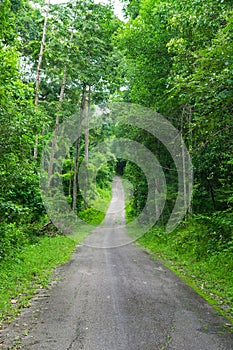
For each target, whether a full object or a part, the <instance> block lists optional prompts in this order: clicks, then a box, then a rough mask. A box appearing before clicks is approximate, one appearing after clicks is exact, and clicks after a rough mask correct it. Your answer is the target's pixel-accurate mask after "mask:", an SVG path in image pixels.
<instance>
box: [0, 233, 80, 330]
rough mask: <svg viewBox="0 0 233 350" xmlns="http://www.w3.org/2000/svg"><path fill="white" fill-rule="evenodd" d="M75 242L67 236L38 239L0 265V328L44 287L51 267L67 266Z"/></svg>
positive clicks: (46, 285) (49, 275)
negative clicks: (65, 264)
mask: <svg viewBox="0 0 233 350" xmlns="http://www.w3.org/2000/svg"><path fill="white" fill-rule="evenodd" d="M76 244H77V240H76V242H75V241H73V240H71V239H70V238H68V237H64V236H55V237H40V238H39V239H38V241H37V242H36V243H35V244H31V245H27V246H25V247H23V249H22V251H21V252H18V253H17V254H15V255H14V256H13V257H10V258H9V259H4V260H3V261H1V263H0V325H2V324H3V321H8V322H10V321H12V319H14V317H15V316H16V315H17V314H18V313H19V312H20V310H21V309H22V308H23V307H26V306H29V305H30V300H31V298H32V297H33V295H34V293H35V291H36V290H37V289H38V288H42V287H43V288H46V287H48V285H49V282H50V280H51V275H52V271H53V268H55V267H56V266H58V265H60V264H64V263H66V262H67V261H68V260H69V259H70V257H71V254H72V253H73V251H74V249H75V246H76Z"/></svg>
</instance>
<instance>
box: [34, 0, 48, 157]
mask: <svg viewBox="0 0 233 350" xmlns="http://www.w3.org/2000/svg"><path fill="white" fill-rule="evenodd" d="M49 7H50V0H48V3H47V6H46V11H45V18H44V27H43V34H42V39H41V45H40V53H39V59H38V65H37V73H36V87H35V107H36V108H37V107H38V104H39V90H40V72H41V66H42V61H43V53H44V47H45V40H46V31H47V23H48V18H49ZM38 143H39V136H38V134H37V135H36V139H35V146H34V158H35V159H36V158H37V157H38Z"/></svg>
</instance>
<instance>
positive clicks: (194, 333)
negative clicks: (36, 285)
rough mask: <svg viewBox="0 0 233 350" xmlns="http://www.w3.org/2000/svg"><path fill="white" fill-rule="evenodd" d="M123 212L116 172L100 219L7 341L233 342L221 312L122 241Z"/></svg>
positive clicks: (146, 345) (57, 347)
mask: <svg viewBox="0 0 233 350" xmlns="http://www.w3.org/2000/svg"><path fill="white" fill-rule="evenodd" d="M124 220H125V217H124V193H123V188H122V183H121V180H120V179H119V178H116V179H115V181H114V183H113V197H112V202H111V205H110V207H109V210H108V213H107V215H106V218H105V221H104V223H103V225H101V226H100V227H99V228H98V229H96V230H95V232H93V233H92V234H91V235H90V236H89V237H88V238H87V239H86V240H85V242H84V244H85V245H83V246H79V247H77V249H76V251H75V253H74V254H73V257H72V259H71V260H70V261H69V263H68V264H66V265H64V266H62V267H60V268H58V269H57V272H56V273H57V274H58V275H59V276H62V279H61V281H59V282H58V283H57V284H56V285H55V286H54V287H52V288H51V289H50V290H49V291H43V292H42V293H41V294H39V295H38V296H37V298H36V300H34V302H33V305H32V307H31V308H29V309H25V310H24V311H23V313H22V314H21V315H20V317H18V318H17V319H16V320H15V321H14V322H13V323H12V325H11V326H10V327H9V328H8V329H7V330H5V331H4V334H3V335H4V338H5V341H4V344H5V348H7V349H11V346H13V344H14V341H13V339H14V338H17V337H18V342H19V339H20V340H21V345H20V347H19V348H20V349H30V350H42V349H44V350H81V349H84V350H131V349H132V350H165V349H166V350H231V349H233V334H232V333H230V331H229V330H228V327H227V325H226V324H227V321H226V320H225V319H224V318H223V317H221V316H219V315H218V314H217V312H216V311H215V310H214V309H213V308H212V307H211V306H210V305H209V304H208V303H207V302H206V301H204V300H203V299H202V298H201V297H200V296H199V295H197V294H196V293H195V292H194V291H193V290H192V289H191V288H190V287H189V286H187V285H186V284H185V283H184V282H183V281H182V280H180V279H179V278H178V277H177V276H176V275H174V274H173V273H172V272H171V271H169V270H168V269H167V268H165V267H164V266H163V265H162V264H161V263H159V262H157V261H154V260H152V259H151V258H150V256H149V255H148V254H147V253H146V252H144V251H143V250H141V249H140V248H139V247H138V246H137V245H136V244H126V245H125V243H127V242H128V240H129V239H128V237H127V236H126V234H125V232H124ZM25 330H27V331H25ZM23 334H24V335H23Z"/></svg>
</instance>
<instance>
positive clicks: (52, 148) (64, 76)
mask: <svg viewBox="0 0 233 350" xmlns="http://www.w3.org/2000/svg"><path fill="white" fill-rule="evenodd" d="M66 78H67V72H66V66H65V68H64V73H63V78H62V84H61V90H60V95H59V106H58V111H57V113H56V121H55V127H54V136H53V140H52V147H51V153H50V158H49V168H48V184H50V181H51V175H52V173H53V163H54V155H55V148H56V141H57V133H58V127H59V122H60V110H61V106H62V102H63V97H64V93H65V86H66Z"/></svg>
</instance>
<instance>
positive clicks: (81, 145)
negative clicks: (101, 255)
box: [0, 0, 233, 320]
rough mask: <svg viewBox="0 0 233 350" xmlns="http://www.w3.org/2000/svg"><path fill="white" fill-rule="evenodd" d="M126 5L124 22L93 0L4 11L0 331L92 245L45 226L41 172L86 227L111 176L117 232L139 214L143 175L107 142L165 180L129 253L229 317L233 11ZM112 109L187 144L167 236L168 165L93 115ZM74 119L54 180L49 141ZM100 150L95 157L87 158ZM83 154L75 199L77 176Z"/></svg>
mask: <svg viewBox="0 0 233 350" xmlns="http://www.w3.org/2000/svg"><path fill="white" fill-rule="evenodd" d="M122 3H123V5H124V12H125V16H126V18H127V21H125V22H121V21H120V20H119V19H118V18H117V17H116V16H115V15H114V12H113V9H112V6H111V5H103V4H101V3H96V2H95V1H94V0H85V1H82V2H76V1H69V2H65V3H63V4H57V5H56V4H50V3H49V2H48V3H47V2H45V1H43V0H34V1H28V0H14V1H13V0H2V1H1V2H0V28H1V30H0V62H1V64H0V123H1V130H0V267H1V277H0V293H1V294H0V296H1V300H3V301H2V302H1V304H0V309H1V313H0V314H1V320H4V319H6V318H8V317H9V320H10V319H11V318H12V317H13V316H14V315H15V314H16V313H17V312H18V311H19V309H20V308H21V307H22V306H23V305H27V304H28V303H29V299H30V296H32V295H33V293H34V291H35V290H36V289H37V288H40V286H46V285H48V283H49V281H50V276H51V273H52V269H53V268H54V267H55V266H56V265H58V264H61V263H64V262H65V261H67V260H68V259H69V257H70V255H71V254H72V252H73V250H74V248H75V244H77V243H79V242H80V241H81V240H82V239H84V238H85V236H86V235H87V234H88V229H87V228H85V227H84V226H83V228H82V227H81V228H80V235H79V234H77V236H73V237H72V239H71V237H70V238H68V237H64V236H62V234H63V232H59V231H57V230H56V229H55V228H54V227H53V225H52V224H51V222H50V218H48V217H47V214H46V210H45V207H44V205H43V202H42V199H41V190H40V185H39V183H40V176H39V173H42V172H41V168H43V170H46V171H45V172H46V174H47V184H48V186H50V189H51V191H52V192H53V194H54V195H56V194H57V192H56V191H57V188H56V186H55V185H53V184H54V183H55V182H56V179H57V178H59V179H62V185H63V192H64V196H63V198H62V200H63V201H64V202H66V204H68V205H69V206H70V210H71V211H72V212H73V213H74V214H77V215H78V216H79V217H80V218H82V219H83V220H85V221H86V222H87V223H89V224H91V225H94V226H95V225H98V224H99V223H100V222H101V221H102V220H103V218H104V212H105V211H106V209H107V206H108V203H109V201H110V199H111V194H110V193H111V191H110V185H109V184H110V182H111V180H112V179H113V176H114V173H118V174H120V175H122V176H123V178H124V179H125V182H124V183H125V187H126V192H127V203H128V207H127V219H128V220H132V219H133V218H136V217H137V216H138V215H139V213H140V212H141V211H142V209H143V208H144V205H145V203H146V200H147V193H148V185H147V179H146V178H145V174H143V172H142V170H141V169H140V168H139V167H138V166H137V164H135V163H133V162H131V161H130V160H128V158H127V157H126V158H127V159H120V158H116V156H115V154H114V152H113V150H112V149H111V141H112V140H114V139H115V138H116V139H118V138H122V139H130V140H134V141H136V142H139V143H140V144H142V145H143V146H145V147H146V148H147V149H148V150H150V151H151V152H152V153H153V154H154V155H155V156H156V158H157V160H158V162H159V163H160V165H161V168H162V169H163V172H164V176H165V178H166V184H167V198H166V203H165V207H164V210H163V213H162V214H161V217H160V219H159V222H158V223H157V225H156V226H155V227H153V228H152V229H151V230H150V231H149V232H148V233H147V234H146V235H145V236H143V237H142V238H141V239H140V240H139V241H138V242H139V243H140V244H141V245H143V246H144V247H146V248H148V249H150V250H151V251H152V252H153V253H156V256H157V257H161V259H164V260H165V261H167V263H169V266H170V267H171V268H173V269H176V271H179V273H180V274H181V275H182V276H185V278H188V279H189V281H190V283H194V284H195V285H197V286H198V288H199V291H200V292H203V293H207V294H206V295H208V296H211V297H212V298H213V299H214V300H215V302H216V304H217V305H219V306H221V305H222V308H223V309H224V310H225V311H226V313H227V314H228V315H232V314H233V310H232V307H233V306H232V301H233V300H232V298H233V289H232V288H233V286H232V280H233V278H232V277H233V276H232V271H233V266H232V252H233V251H232V250H233V214H232V212H233V192H232V179H233V158H232V157H233V143H232V129H233V118H232V107H233V105H232V100H233V79H232V72H233V46H232V42H233V12H232V1H231V0H207V1H200V0H179V1H178V0H169V1H168V0H161V1H157V0H139V1H138V0H122ZM108 102H110V103H111V102H124V103H134V104H138V105H140V106H143V107H148V108H150V109H151V110H153V111H155V112H158V113H160V114H162V115H163V116H164V117H165V118H166V119H167V120H168V121H169V122H170V123H171V124H172V125H173V126H174V127H175V128H176V129H177V130H178V131H179V132H180V133H181V134H182V136H183V139H184V142H185V145H186V147H187V150H188V152H189V154H190V157H191V159H192V164H193V170H194V191H193V198H192V203H191V205H190V206H189V208H188V213H187V217H186V218H185V220H184V222H182V223H181V224H180V226H179V227H177V228H176V230H175V231H174V232H172V233H169V234H165V233H164V232H165V231H164V228H165V227H166V223H167V222H168V220H169V216H170V214H171V212H172V210H173V208H174V203H175V201H176V198H177V188H178V181H177V169H176V166H175V164H174V161H173V159H172V157H171V155H170V154H169V152H168V150H167V149H166V145H163V144H162V142H160V141H159V140H157V139H156V140H155V137H154V136H153V135H152V134H150V132H146V131H145V130H143V129H142V128H141V129H139V128H136V127H133V126H132V125H121V123H120V122H119V123H115V125H111V120H110V117H109V115H108V112H106V113H105V114H103V115H99V114H98V113H95V112H96V110H95V106H96V105H98V106H105V105H106V104H107V103H108ZM97 112H98V110H97ZM74 114H75V115H76V114H77V115H79V116H80V121H81V122H80V125H77V140H76V141H75V142H74V144H72V145H70V146H69V147H68V149H67V153H66V158H65V159H64V162H63V168H62V173H59V172H57V171H56V164H57V161H58V159H56V154H57V153H56V152H57V150H58V147H59V146H60V145H58V142H57V135H58V134H57V133H58V129H59V126H60V125H61V123H62V122H64V121H67V120H70V117H71V116H73V115H74ZM100 114H101V113H100ZM122 119H124V115H123V116H122ZM93 120H94V121H93ZM80 130H81V132H80ZM105 140H108V142H106V143H105V144H104V147H105V148H104V151H103V152H102V153H101V154H100V152H96V146H97V145H99V144H103V142H104V141H105ZM47 145H50V148H49V147H47ZM48 149H49V150H50V152H47V153H48V154H49V155H48V154H47V153H46V150H48ZM135 151H137V150H135ZM58 153H59V152H58ZM91 154H94V156H93V155H92V157H93V158H92V163H91V167H90V169H89V174H88V175H89V185H90V186H89V187H88V186H87V182H86V178H84V179H83V180H84V183H83V188H82V190H83V192H84V196H83V192H82V191H81V190H80V188H79V181H78V173H79V169H80V166H81V164H84V165H85V166H87V165H88V164H89V163H90V157H91ZM95 157H96V158H95ZM93 159H94V161H93ZM94 183H95V184H96V186H94ZM160 185H161V184H160V183H159V181H158V182H157V183H156V186H157V191H158V192H159V191H160ZM83 197H86V198H88V199H89V200H88V201H86V198H85V199H84V198H83ZM191 281H192V282H191Z"/></svg>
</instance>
